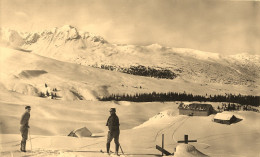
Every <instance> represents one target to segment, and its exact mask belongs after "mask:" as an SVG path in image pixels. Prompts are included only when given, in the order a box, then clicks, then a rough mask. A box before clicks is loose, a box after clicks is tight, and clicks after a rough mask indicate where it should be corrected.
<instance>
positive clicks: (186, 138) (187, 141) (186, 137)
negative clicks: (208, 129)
mask: <svg viewBox="0 0 260 157" xmlns="http://www.w3.org/2000/svg"><path fill="white" fill-rule="evenodd" d="M189 142H197V140H189V139H188V135H184V141H178V143H185V144H188V143H189Z"/></svg>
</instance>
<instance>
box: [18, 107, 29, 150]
mask: <svg viewBox="0 0 260 157" xmlns="http://www.w3.org/2000/svg"><path fill="white" fill-rule="evenodd" d="M30 111H31V106H26V107H25V113H24V114H23V115H22V118H21V121H20V124H21V127H20V132H21V135H22V141H21V148H20V150H21V151H22V152H26V150H25V148H26V140H27V139H28V129H29V128H30V127H29V119H30Z"/></svg>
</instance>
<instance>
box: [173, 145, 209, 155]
mask: <svg viewBox="0 0 260 157" xmlns="http://www.w3.org/2000/svg"><path fill="white" fill-rule="evenodd" d="M174 156H175V157H206V156H207V155H205V154H203V153H202V152H200V151H199V150H197V149H196V148H195V147H194V146H193V145H190V144H179V145H178V146H177V147H176V153H175V154H174Z"/></svg>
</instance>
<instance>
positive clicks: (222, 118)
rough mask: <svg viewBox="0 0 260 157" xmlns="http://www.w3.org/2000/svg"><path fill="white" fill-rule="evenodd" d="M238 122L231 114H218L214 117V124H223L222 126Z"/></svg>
mask: <svg viewBox="0 0 260 157" xmlns="http://www.w3.org/2000/svg"><path fill="white" fill-rule="evenodd" d="M236 121H237V117H236V116H234V115H233V114H229V113H218V114H216V116H215V117H214V122H217V123H221V124H228V125H230V124H232V123H234V122H236Z"/></svg>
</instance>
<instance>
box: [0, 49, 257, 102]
mask: <svg viewBox="0 0 260 157" xmlns="http://www.w3.org/2000/svg"><path fill="white" fill-rule="evenodd" d="M0 56H1V58H0V63H1V75H0V76H1V77H0V83H1V84H2V88H5V89H6V90H9V91H13V92H18V93H22V94H25V95H32V96H40V93H41V92H43V93H46V92H47V91H48V92H49V93H51V92H53V93H56V94H57V95H58V99H62V100H96V99H97V98H98V97H103V96H107V95H110V94H113V93H114V94H115V93H121V94H123V93H128V94H135V93H147V92H153V91H156V92H169V91H174V92H183V91H186V92H188V93H196V94H203V95H205V94H206V93H207V94H216V93H218V94H225V93H235V94H238V93H241V94H252V95H255V93H259V89H257V88H254V87H246V86H240V85H229V84H224V85H221V87H220V84H218V83H214V84H201V83H196V82H193V81H186V80H183V79H182V78H180V77H177V78H176V79H173V80H168V79H156V78H149V77H143V76H136V75H129V74H124V73H120V72H116V71H108V70H103V69H97V68H93V67H88V66H82V65H78V64H72V63H67V62H62V61H58V60H54V59H50V58H46V57H42V56H39V55H36V54H33V53H26V52H23V51H18V50H13V49H10V48H3V47H1V49H0ZM45 83H46V84H47V86H48V87H47V88H46V87H45ZM54 88H56V89H57V91H55V92H54V91H53V89H54Z"/></svg>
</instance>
